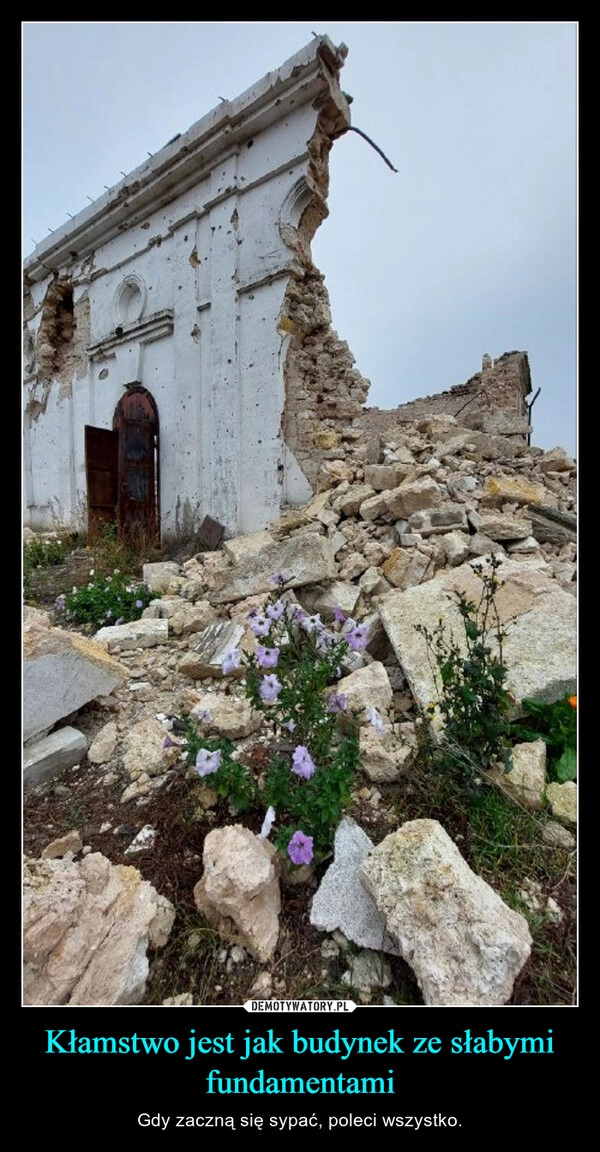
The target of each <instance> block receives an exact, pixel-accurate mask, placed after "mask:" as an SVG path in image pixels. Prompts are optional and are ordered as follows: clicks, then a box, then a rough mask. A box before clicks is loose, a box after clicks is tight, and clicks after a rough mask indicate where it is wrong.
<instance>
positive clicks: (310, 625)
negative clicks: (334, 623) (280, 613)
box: [300, 616, 323, 633]
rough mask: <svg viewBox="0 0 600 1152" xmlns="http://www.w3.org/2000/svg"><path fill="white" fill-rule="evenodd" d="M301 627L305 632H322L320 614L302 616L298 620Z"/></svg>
mask: <svg viewBox="0 0 600 1152" xmlns="http://www.w3.org/2000/svg"><path fill="white" fill-rule="evenodd" d="M300 624H301V626H302V628H304V631H305V632H309V633H312V632H322V631H323V621H322V620H321V617H320V616H304V617H303V618H302V620H301V621H300Z"/></svg>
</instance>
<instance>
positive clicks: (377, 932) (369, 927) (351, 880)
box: [310, 819, 399, 956]
mask: <svg viewBox="0 0 600 1152" xmlns="http://www.w3.org/2000/svg"><path fill="white" fill-rule="evenodd" d="M372 848H373V843H372V841H371V840H370V839H369V837H368V836H367V834H366V833H365V832H363V830H362V828H361V827H360V826H359V825H358V824H356V823H355V822H354V820H350V819H345V820H342V821H341V823H340V824H339V825H338V828H337V830H336V833H335V840H334V847H333V850H334V859H333V863H332V864H330V865H329V868H328V869H327V871H326V873H325V875H324V876H323V879H322V880H321V883H320V885H319V888H318V890H317V891H316V893H315V895H314V897H313V902H312V907H311V911H310V922H311V924H313V925H314V927H315V928H319V929H320V930H321V931H323V932H334V931H335V930H336V929H337V928H339V929H340V930H341V931H342V932H343V933H344V936H346V937H347V939H348V940H352V942H353V943H354V944H358V945H359V947H360V948H371V949H374V950H375V951H378V952H379V951H384V952H391V953H392V954H393V955H395V956H397V955H398V954H399V952H398V948H397V946H396V945H395V944H394V942H393V941H392V940H391V939H390V937H389V936H388V934H387V932H386V928H385V920H384V918H383V916H382V915H381V913H380V912H379V910H378V908H377V906H376V905H375V902H374V901H373V899H372V898H371V896H370V895H369V894H368V892H367V891H366V890H365V888H364V887H363V885H362V884H361V882H360V878H359V875H358V866H359V864H360V863H361V862H362V861H363V860H364V859H365V857H366V855H367V854H368V852H370V851H371V849H372Z"/></svg>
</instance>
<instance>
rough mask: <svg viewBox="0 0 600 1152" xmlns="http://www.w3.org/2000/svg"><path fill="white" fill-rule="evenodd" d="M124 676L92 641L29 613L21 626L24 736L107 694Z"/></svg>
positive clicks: (48, 727)
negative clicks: (41, 622) (42, 620)
mask: <svg viewBox="0 0 600 1152" xmlns="http://www.w3.org/2000/svg"><path fill="white" fill-rule="evenodd" d="M126 675H127V673H126V671H125V669H124V668H122V667H121V665H120V664H119V663H118V662H117V661H116V660H114V659H113V658H112V657H110V656H108V655H107V653H106V651H105V649H104V648H103V647H102V645H101V644H98V643H97V641H96V640H91V639H89V638H88V637H85V636H80V635H79V634H78V633H76V632H65V631H63V630H62V629H61V628H48V627H44V626H42V625H41V624H40V622H39V614H36V615H35V616H31V615H30V614H29V615H28V617H27V618H26V620H25V624H24V628H23V739H24V740H29V739H30V737H31V736H37V735H39V734H40V733H41V732H46V731H48V729H50V728H52V727H54V725H55V724H57V723H58V721H59V720H63V719H64V718H65V717H66V716H70V715H71V714H72V713H73V712H77V711H78V710H79V708H82V707H83V705H84V704H89V702H90V700H95V699H96V697H98V696H108V695H109V694H110V693H111V692H112V691H113V690H114V689H115V688H116V687H118V686H119V685H120V684H122V683H123V681H124V680H125V678H126Z"/></svg>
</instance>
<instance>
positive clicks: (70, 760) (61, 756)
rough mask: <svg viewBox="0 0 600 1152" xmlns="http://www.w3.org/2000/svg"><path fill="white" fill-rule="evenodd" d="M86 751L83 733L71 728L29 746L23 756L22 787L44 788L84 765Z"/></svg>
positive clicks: (86, 746)
mask: <svg viewBox="0 0 600 1152" xmlns="http://www.w3.org/2000/svg"><path fill="white" fill-rule="evenodd" d="M87 750H88V745H87V740H86V738H85V736H84V735H83V732H78V731H77V729H76V728H72V727H71V726H70V725H66V726H65V727H64V728H59V729H58V731H56V732H51V733H50V735H49V736H42V739H41V740H34V741H33V742H30V743H29V744H28V745H27V746H26V748H25V749H24V752H23V787H24V788H30V787H31V786H32V785H34V784H42V783H43V782H44V781H45V780H51V779H52V777H53V776H58V775H59V774H60V773H61V772H64V771H65V769H66V768H73V766H74V765H75V764H81V761H82V760H83V758H84V756H85V754H86V752H87Z"/></svg>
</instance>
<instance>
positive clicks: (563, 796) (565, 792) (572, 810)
mask: <svg viewBox="0 0 600 1152" xmlns="http://www.w3.org/2000/svg"><path fill="white" fill-rule="evenodd" d="M546 798H547V800H548V803H549V805H550V808H551V810H552V815H553V816H554V817H555V819H556V820H560V821H561V823H562V824H567V825H568V826H569V827H570V828H574V827H575V826H576V825H577V785H576V784H575V782H574V781H573V780H567V781H566V782H565V783H564V784H556V783H553V784H549V785H548V787H547V788H546Z"/></svg>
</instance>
